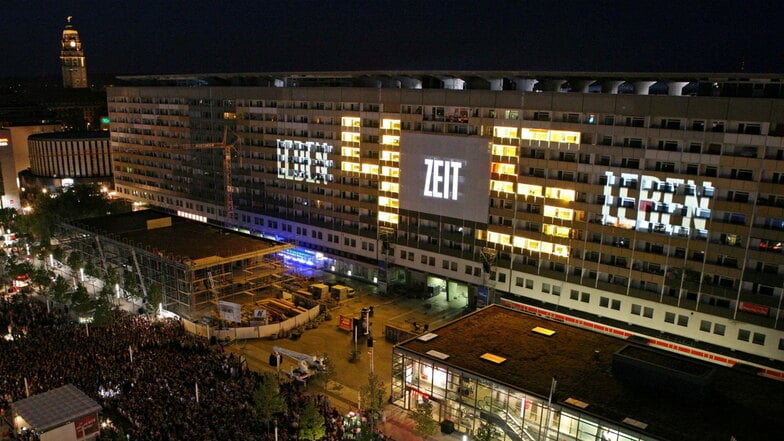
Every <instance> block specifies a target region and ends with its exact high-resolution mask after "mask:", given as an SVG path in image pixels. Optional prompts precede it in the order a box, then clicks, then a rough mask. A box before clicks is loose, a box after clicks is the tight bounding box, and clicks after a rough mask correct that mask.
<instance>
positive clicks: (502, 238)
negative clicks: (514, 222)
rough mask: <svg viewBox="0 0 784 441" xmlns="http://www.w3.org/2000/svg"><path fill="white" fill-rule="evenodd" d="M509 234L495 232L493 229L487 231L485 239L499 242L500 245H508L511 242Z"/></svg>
mask: <svg viewBox="0 0 784 441" xmlns="http://www.w3.org/2000/svg"><path fill="white" fill-rule="evenodd" d="M511 239H512V238H511V236H509V235H508V234H501V233H496V232H495V231H488V232H487V241H488V242H493V243H500V244H502V245H509V244H510V243H511Z"/></svg>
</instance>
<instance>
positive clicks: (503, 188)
mask: <svg viewBox="0 0 784 441" xmlns="http://www.w3.org/2000/svg"><path fill="white" fill-rule="evenodd" d="M490 190H492V191H500V192H503V193H514V183H513V182H507V181H496V180H491V181H490Z"/></svg>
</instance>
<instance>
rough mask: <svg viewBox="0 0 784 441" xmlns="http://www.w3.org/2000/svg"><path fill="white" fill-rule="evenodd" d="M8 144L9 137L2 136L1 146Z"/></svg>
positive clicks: (0, 139)
mask: <svg viewBox="0 0 784 441" xmlns="http://www.w3.org/2000/svg"><path fill="white" fill-rule="evenodd" d="M7 146H8V138H0V147H7Z"/></svg>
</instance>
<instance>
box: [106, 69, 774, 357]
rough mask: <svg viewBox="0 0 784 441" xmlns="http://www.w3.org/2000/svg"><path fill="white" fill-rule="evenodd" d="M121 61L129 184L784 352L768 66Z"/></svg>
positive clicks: (118, 106) (325, 238)
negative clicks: (673, 68) (298, 68)
mask: <svg viewBox="0 0 784 441" xmlns="http://www.w3.org/2000/svg"><path fill="white" fill-rule="evenodd" d="M121 79H122V80H123V81H125V83H126V85H123V86H117V87H112V88H110V89H109V90H108V107H109V115H110V119H111V141H110V142H111V147H112V155H113V168H114V170H113V172H114V175H115V186H116V190H117V192H118V193H119V194H121V195H123V196H124V197H127V198H130V199H133V200H135V201H138V202H144V203H148V204H150V205H155V206H158V207H161V208H163V209H166V210H169V211H170V212H173V213H178V214H180V215H183V216H188V217H191V218H194V219H200V220H203V221H207V222H213V223H221V224H224V225H228V226H231V227H234V228H239V229H243V230H247V231H249V232H251V233H253V234H265V235H269V236H274V237H276V238H279V239H283V240H286V241H289V242H292V243H296V244H297V245H299V246H300V247H302V248H305V249H309V250H312V251H314V252H315V253H314V255H315V256H317V258H318V259H321V258H326V259H327V260H325V261H326V262H329V263H328V266H329V267H328V269H330V270H332V271H335V272H338V273H343V274H347V275H349V276H352V277H361V278H364V279H367V280H371V281H375V282H377V283H379V288H380V289H382V290H383V289H386V288H387V284H392V283H396V282H397V281H400V280H406V282H407V283H408V284H409V286H416V287H417V289H423V290H426V291H428V292H429V293H432V294H439V293H442V292H444V291H446V293H447V295H465V296H467V297H468V298H470V299H471V303H473V302H476V303H477V304H480V305H481V304H483V303H493V302H501V301H513V302H523V303H526V304H529V305H532V306H534V307H536V308H540V309H541V310H543V311H544V310H550V311H558V313H559V314H565V315H571V316H580V317H584V318H588V319H591V320H594V321H595V322H596V323H609V324H610V326H611V327H612V329H624V330H626V331H631V332H634V333H640V334H646V335H654V334H655V335H656V336H660V337H662V338H663V339H665V340H668V341H673V342H677V344H678V345H680V346H679V347H681V348H686V352H688V348H695V347H696V348H703V349H707V350H709V351H711V350H717V351H723V350H726V351H729V350H731V351H733V353H735V354H738V357H739V358H740V359H746V360H747V361H749V362H752V363H757V362H762V363H763V364H764V362H765V361H766V360H767V362H769V363H774V364H775V363H781V362H782V361H784V331H782V330H784V324H783V323H782V322H783V321H784V317H782V316H781V309H782V298H783V297H784V256H783V255H782V247H783V246H784V136H782V135H784V99H782V98H784V87H782V86H781V84H780V80H781V79H780V78H771V77H770V76H751V77H749V76H744V77H743V78H739V77H737V78H736V77H731V76H727V75H709V74H693V75H686V74H683V75H679V74H590V73H580V74H577V73H573V74H569V73H552V72H551V73H531V72H498V73H491V72H480V73H477V72H451V73H446V72H440V73H436V72H408V73H400V72H395V73H380V72H367V73H359V72H352V73H319V74H315V73H313V74H296V73H283V74H245V75H240V74H234V75H229V74H226V75H221V74H217V75H203V76H187V75H183V76H175V75H172V76H141V77H124V78H121ZM227 133H228V134H230V136H231V137H232V138H233V139H235V140H236V141H235V142H233V143H232V146H231V148H230V149H228V148H225V147H223V146H224V145H225V143H226V142H227V141H226V139H227V138H226V134H227ZM229 152H230V154H229ZM227 161H228V162H227ZM227 167H228V168H227ZM226 171H228V172H229V173H230V174H229V179H228V181H227V179H226ZM227 198H230V199H229V200H228V201H227ZM227 202H229V203H227ZM229 207H230V208H229ZM227 211H228V216H227ZM229 217H230V219H229ZM311 263H314V262H311Z"/></svg>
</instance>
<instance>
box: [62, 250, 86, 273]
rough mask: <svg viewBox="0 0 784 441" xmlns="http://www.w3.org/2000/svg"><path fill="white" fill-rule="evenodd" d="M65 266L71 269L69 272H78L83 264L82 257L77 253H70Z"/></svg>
mask: <svg viewBox="0 0 784 441" xmlns="http://www.w3.org/2000/svg"><path fill="white" fill-rule="evenodd" d="M66 264H68V266H70V267H71V271H79V269H80V268H81V267H82V265H83V264H84V261H83V260H82V255H81V254H80V253H79V252H78V251H71V254H69V255H68V259H67V262H66Z"/></svg>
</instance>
